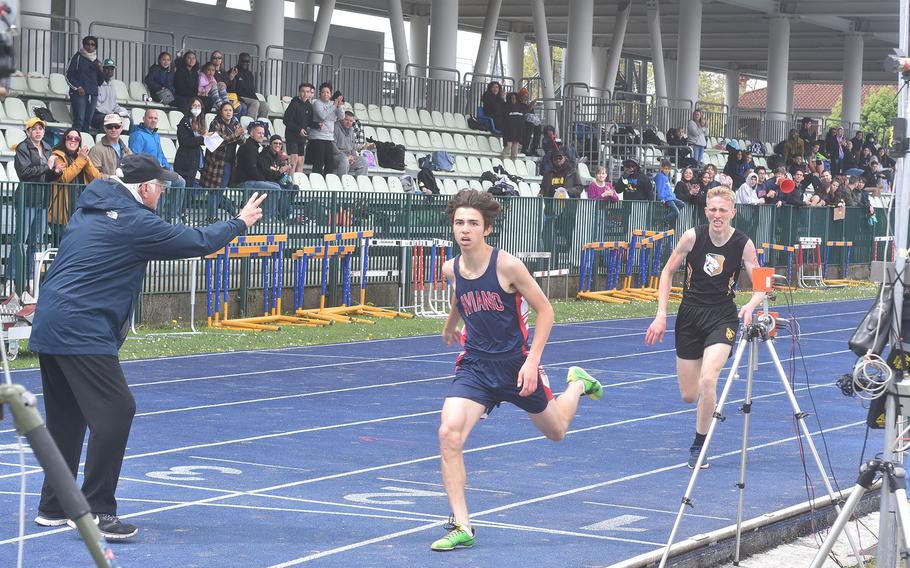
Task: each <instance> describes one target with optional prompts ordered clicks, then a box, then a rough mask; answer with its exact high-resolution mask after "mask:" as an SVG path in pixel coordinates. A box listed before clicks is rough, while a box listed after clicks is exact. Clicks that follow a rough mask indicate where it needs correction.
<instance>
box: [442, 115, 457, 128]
mask: <svg viewBox="0 0 910 568" xmlns="http://www.w3.org/2000/svg"><path fill="white" fill-rule="evenodd" d="M442 119H443V121H444V122H445V125H446V128H448V129H449V130H458V124H456V123H455V115H454V114H452V113H451V112H444V113H442Z"/></svg>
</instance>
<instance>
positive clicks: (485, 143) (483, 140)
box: [474, 136, 494, 154]
mask: <svg viewBox="0 0 910 568" xmlns="http://www.w3.org/2000/svg"><path fill="white" fill-rule="evenodd" d="M474 140H475V141H476V142H477V151H478V152H480V153H482V154H489V153H490V152H492V151H493V150H492V148H490V142H492V141H493V140H494V139H493V138H491V137H489V136H475V137H474Z"/></svg>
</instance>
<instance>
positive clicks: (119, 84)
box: [111, 79, 130, 105]
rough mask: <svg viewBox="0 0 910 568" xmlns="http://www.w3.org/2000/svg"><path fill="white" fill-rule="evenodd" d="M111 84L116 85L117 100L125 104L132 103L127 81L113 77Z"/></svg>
mask: <svg viewBox="0 0 910 568" xmlns="http://www.w3.org/2000/svg"><path fill="white" fill-rule="evenodd" d="M111 86H112V87H114V92H115V93H117V102H118V103H120V104H122V105H125V104H129V103H130V90H129V89H128V88H127V86H126V83H124V82H123V81H121V80H120V79H111Z"/></svg>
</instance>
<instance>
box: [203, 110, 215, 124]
mask: <svg viewBox="0 0 910 568" xmlns="http://www.w3.org/2000/svg"><path fill="white" fill-rule="evenodd" d="M213 120H215V113H213V112H207V113H205V127H206V128H208V126H209V124H211V123H212V121H213Z"/></svg>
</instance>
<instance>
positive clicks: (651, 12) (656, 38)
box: [648, 0, 667, 106]
mask: <svg viewBox="0 0 910 568" xmlns="http://www.w3.org/2000/svg"><path fill="white" fill-rule="evenodd" d="M648 35H649V36H650V38H651V58H652V62H653V64H654V94H655V95H657V106H667V75H666V73H665V71H664V47H663V45H664V44H663V39H662V38H661V35H660V2H659V1H658V0H648Z"/></svg>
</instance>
